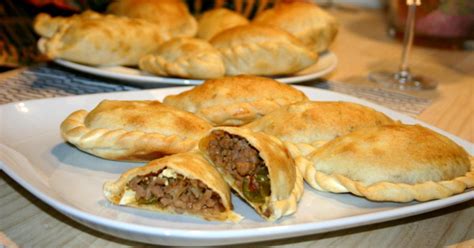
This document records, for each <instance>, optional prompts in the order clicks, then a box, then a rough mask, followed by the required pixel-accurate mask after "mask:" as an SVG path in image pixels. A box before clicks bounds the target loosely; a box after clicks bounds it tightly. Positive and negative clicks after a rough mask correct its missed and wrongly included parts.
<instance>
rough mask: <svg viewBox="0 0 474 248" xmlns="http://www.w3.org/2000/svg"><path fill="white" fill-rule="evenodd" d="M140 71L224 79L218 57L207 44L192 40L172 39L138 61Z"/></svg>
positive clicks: (220, 61)
mask: <svg viewBox="0 0 474 248" xmlns="http://www.w3.org/2000/svg"><path fill="white" fill-rule="evenodd" d="M139 67H140V69H142V70H144V71H147V72H150V73H153V74H156V75H160V76H172V77H182V78H196V79H208V78H218V77H222V76H224V73H225V67H224V63H223V62H222V57H221V54H220V53H219V52H218V51H217V49H215V48H214V47H212V46H211V44H209V42H207V41H205V40H201V39H196V38H174V39H171V40H169V41H167V42H165V43H163V44H162V45H160V47H158V50H157V51H156V52H154V53H152V54H148V55H146V56H144V57H142V58H141V59H140V63H139Z"/></svg>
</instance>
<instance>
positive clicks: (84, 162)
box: [0, 87, 474, 245]
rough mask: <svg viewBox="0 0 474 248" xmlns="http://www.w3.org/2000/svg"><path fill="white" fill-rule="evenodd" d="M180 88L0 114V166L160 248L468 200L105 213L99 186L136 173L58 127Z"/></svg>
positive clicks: (323, 94)
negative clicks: (277, 213) (105, 103)
mask: <svg viewBox="0 0 474 248" xmlns="http://www.w3.org/2000/svg"><path fill="white" fill-rule="evenodd" d="M298 88H299V89H301V90H303V91H304V92H305V93H306V94H307V95H308V96H309V97H310V98H311V99H317V100H321V101H325V100H340V101H351V102H357V103H360V104H364V105H367V106H369V107H373V108H375V109H377V110H379V111H382V112H384V113H386V114H387V115H389V116H390V117H392V118H394V119H398V120H401V121H403V122H405V123H419V124H421V125H424V126H427V127H429V128H432V129H434V130H435V131H437V132H439V133H442V134H444V135H446V136H448V137H450V138H451V139H453V140H454V141H455V142H457V143H458V144H460V145H461V146H463V147H464V148H466V149H467V150H468V152H469V153H470V154H474V151H473V150H474V148H473V147H474V146H473V145H472V144H471V143H469V142H467V141H463V140H461V139H459V138H457V137H455V136H453V135H451V134H449V133H446V132H443V131H441V130H439V129H437V128H434V127H432V126H429V125H426V124H424V123H421V122H419V121H417V120H415V119H412V118H410V117H407V116H404V115H401V114H399V113H396V112H394V111H391V110H389V109H387V108H384V107H381V106H378V105H375V104H371V103H369V102H366V101H363V100H360V99H357V98H353V97H350V96H346V95H342V94H338V93H335V92H330V91H324V90H319V89H314V88H307V87H298ZM185 89H188V88H187V87H181V88H166V89H159V90H149V91H132V92H120V93H110V94H95V95H84V96H75V97H65V98H53V99H43V100H35V101H27V102H18V103H11V104H6V105H2V106H0V120H1V122H0V141H1V143H3V144H0V166H1V167H2V169H3V170H4V171H5V172H6V173H7V174H8V175H9V176H11V177H12V178H13V179H14V180H15V181H17V182H18V183H19V184H21V185H22V186H23V187H25V188H26V189H27V190H28V191H30V192H31V193H32V194H34V195H35V196H37V197H38V198H40V199H41V200H42V201H44V202H46V203H47V204H49V205H51V206H52V207H54V208H56V209H57V210H59V211H60V212H62V213H64V214H65V215H67V216H69V217H71V218H73V219H74V220H76V221H78V222H81V223H83V224H85V225H87V226H89V227H91V228H94V229H97V230H99V231H102V232H105V233H109V234H112V235H115V236H119V237H122V238H127V239H131V240H136V241H142V242H147V243H154V244H166V245H218V244H221V245H223V244H231V243H232V244H236V243H244V242H255V241H263V240H272V239H282V238H287V237H294V236H301V235H307V234H314V233H321V232H327V231H331V230H337V229H343V228H349V227H354V226H361V225H367V224H371V223H377V222H382V221H388V220H392V219H397V218H402V217H406V216H411V215H415V214H420V213H424V212H427V211H431V210H435V209H439V208H443V207H447V206H450V205H453V204H457V203H460V202H463V201H467V200H470V199H473V197H474V191H473V190H470V191H467V192H465V193H463V194H459V195H455V196H452V197H449V198H446V199H442V200H436V201H430V202H426V203H417V202H412V203H405V204H398V203H377V202H370V201H368V200H365V199H363V198H359V197H356V196H353V195H350V194H331V193H322V192H317V191H315V190H312V189H311V188H309V187H308V186H306V188H305V190H306V191H305V193H304V196H303V198H302V200H301V202H300V204H299V208H298V211H297V213H296V214H294V215H292V216H288V217H284V218H283V219H281V220H279V221H277V222H275V223H268V222H265V221H263V220H262V219H261V218H260V217H259V216H257V215H256V214H255V213H254V211H253V210H252V209H250V208H249V207H248V206H247V205H246V204H245V203H243V202H242V201H241V200H239V199H238V198H236V197H233V198H232V200H233V202H234V206H235V209H236V212H238V213H239V214H241V215H243V216H244V217H245V219H244V220H243V221H242V222H241V223H239V224H232V223H218V222H206V221H202V220H200V219H197V218H193V217H186V216H176V215H166V214H159V213H154V212H149V211H145V210H139V209H131V208H127V207H120V206H114V205H111V204H110V203H109V202H107V201H106V200H105V198H104V196H103V195H102V185H103V183H104V182H105V181H107V180H115V179H117V178H118V177H119V175H120V174H121V173H122V172H124V171H125V170H127V169H129V168H131V167H134V166H137V165H140V164H139V163H124V162H114V161H107V160H102V159H99V158H97V157H94V156H91V155H88V154H86V153H83V152H80V151H79V150H77V149H75V148H74V147H72V146H70V145H68V144H66V143H64V142H63V140H62V139H61V137H60V134H59V124H60V123H61V121H62V120H63V119H64V118H65V117H66V116H67V115H68V114H69V113H71V112H72V111H74V110H77V109H89V110H90V109H92V108H93V107H95V106H96V105H97V104H98V103H99V101H101V100H102V99H123V100H125V99H128V100H131V99H159V100H162V99H163V97H164V96H165V95H168V94H176V93H178V92H180V91H182V90H185Z"/></svg>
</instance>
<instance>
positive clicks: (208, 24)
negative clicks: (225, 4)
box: [197, 8, 249, 40]
mask: <svg viewBox="0 0 474 248" xmlns="http://www.w3.org/2000/svg"><path fill="white" fill-rule="evenodd" d="M248 23H249V20H247V18H245V17H244V16H242V15H240V14H239V13H237V12H235V11H232V10H229V9H226V8H217V9H212V10H208V11H206V12H204V14H203V15H202V16H201V17H200V18H199V20H198V33H197V37H199V38H201V39H205V40H210V39H211V38H212V37H214V35H216V34H218V33H219V32H221V31H223V30H226V29H229V28H233V27H236V26H240V25H246V24H248Z"/></svg>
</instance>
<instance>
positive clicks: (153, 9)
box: [107, 0, 197, 37]
mask: <svg viewBox="0 0 474 248" xmlns="http://www.w3.org/2000/svg"><path fill="white" fill-rule="evenodd" d="M107 12H108V13H110V14H114V15H119V16H127V17H131V18H140V19H144V20H147V21H151V22H154V23H156V24H158V25H159V26H160V27H161V28H163V29H165V30H166V31H167V32H168V33H169V34H170V36H171V37H194V36H195V35H196V32H197V21H196V19H195V18H194V17H193V16H192V15H191V13H189V10H188V7H187V5H186V4H185V3H184V2H183V1H181V0H158V1H157V0H115V1H113V2H112V3H111V4H109V6H107Z"/></svg>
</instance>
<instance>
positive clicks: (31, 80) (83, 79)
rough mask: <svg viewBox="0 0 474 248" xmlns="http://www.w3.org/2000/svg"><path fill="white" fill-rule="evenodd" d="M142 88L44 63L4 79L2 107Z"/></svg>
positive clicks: (401, 102) (400, 107) (399, 99)
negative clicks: (20, 102) (22, 102)
mask: <svg viewBox="0 0 474 248" xmlns="http://www.w3.org/2000/svg"><path fill="white" fill-rule="evenodd" d="M310 85H311V86H314V87H316V88H322V89H328V90H332V91H336V92H340V93H343V94H347V95H352V96H355V97H358V98H363V99H366V100H368V101H371V102H374V103H377V104H380V105H383V106H385V107H388V108H391V109H393V110H396V111H398V112H402V113H405V114H409V115H418V114H420V113H421V112H422V111H423V110H424V109H425V108H427V107H428V106H429V105H430V104H431V100H430V99H425V98H420V97H415V96H412V95H409V94H405V93H403V92H396V91H389V90H386V89H383V88H378V87H367V86H359V85H354V84H347V83H341V82H332V81H329V82H328V81H318V82H315V83H314V84H310ZM138 89H140V88H138V87H134V86H128V85H125V84H123V82H119V81H115V80H109V79H105V78H97V77H94V76H91V75H88V74H83V73H79V72H76V71H71V70H69V69H66V68H63V67H60V66H58V65H55V64H41V65H37V66H32V67H28V68H26V69H24V70H22V71H21V72H20V73H17V74H14V76H12V77H6V78H3V79H1V80H0V104H4V103H8V102H16V101H24V100H30V99H38V98H49V97H56V96H68V95H83V94H93V93H104V92H114V91H130V90H138Z"/></svg>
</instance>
